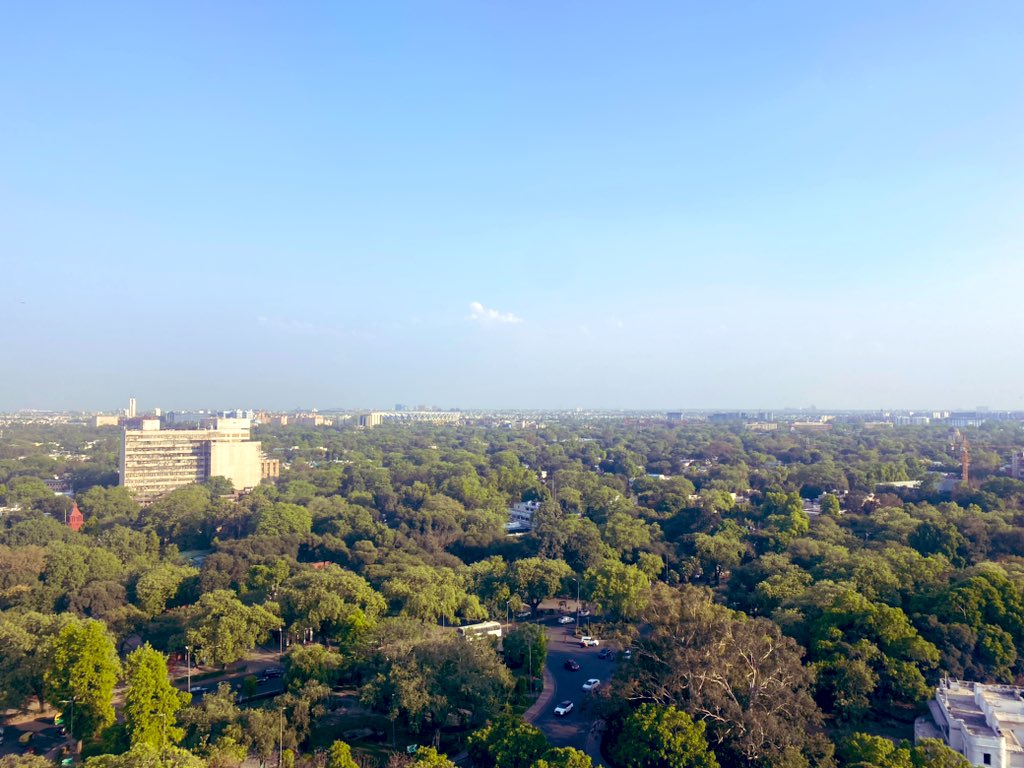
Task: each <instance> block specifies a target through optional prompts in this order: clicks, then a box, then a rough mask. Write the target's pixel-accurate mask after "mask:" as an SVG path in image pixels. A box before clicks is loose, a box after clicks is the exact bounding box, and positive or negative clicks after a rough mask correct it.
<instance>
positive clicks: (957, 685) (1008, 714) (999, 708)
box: [914, 680, 1024, 768]
mask: <svg viewBox="0 0 1024 768" xmlns="http://www.w3.org/2000/svg"><path fill="white" fill-rule="evenodd" d="M928 709H929V710H930V711H931V715H932V716H931V718H930V719H929V718H923V717H922V718H918V721H917V722H916V723H915V724H914V738H915V740H918V741H919V740H921V739H924V738H940V739H942V740H943V741H944V742H946V744H948V745H949V747H950V748H951V749H954V750H956V751H957V752H959V753H960V754H961V755H963V756H964V757H966V758H967V759H968V760H969V761H970V763H971V765H979V766H986V765H991V766H995V768H1024V746H1022V745H1024V688H1019V687H1017V686H1013V685H986V684H984V683H970V682H962V681H959V680H944V681H943V682H942V684H941V685H940V686H939V687H938V688H937V689H936V691H935V698H934V699H933V700H932V701H930V702H928Z"/></svg>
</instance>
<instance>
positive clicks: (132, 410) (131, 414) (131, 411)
mask: <svg viewBox="0 0 1024 768" xmlns="http://www.w3.org/2000/svg"><path fill="white" fill-rule="evenodd" d="M136 415H137V414H136V407H135V398H134V397H129V398H128V411H127V413H125V416H127V417H128V418H129V419H134V418H135V416H136Z"/></svg>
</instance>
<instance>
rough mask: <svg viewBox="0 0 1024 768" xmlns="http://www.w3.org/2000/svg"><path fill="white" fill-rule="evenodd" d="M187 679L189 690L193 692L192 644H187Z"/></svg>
mask: <svg viewBox="0 0 1024 768" xmlns="http://www.w3.org/2000/svg"><path fill="white" fill-rule="evenodd" d="M185 679H186V680H188V688H187V690H188V692H189V693H192V646H191V645H186V646H185Z"/></svg>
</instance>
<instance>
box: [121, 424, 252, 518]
mask: <svg viewBox="0 0 1024 768" xmlns="http://www.w3.org/2000/svg"><path fill="white" fill-rule="evenodd" d="M212 477H224V478H227V479H228V480H230V481H231V484H232V486H233V487H234V489H235V490H236V491H244V490H248V489H250V488H254V487H255V486H257V485H259V483H260V480H261V479H262V477H263V463H262V455H261V453H260V443H259V442H256V441H253V440H250V439H249V427H248V425H247V424H246V425H245V426H240V425H239V424H238V422H237V421H236V420H227V422H226V423H224V424H221V423H217V424H216V425H215V427H214V428H213V429H160V422H159V420H157V419H143V420H142V421H141V429H125V430H124V435H123V439H122V442H121V477H120V480H121V485H123V486H124V487H125V488H127V489H128V490H130V491H132V492H133V493H134V495H135V498H136V499H137V500H138V501H139V502H140V503H142V504H148V503H150V502H151V501H153V500H154V499H157V498H159V497H160V496H162V495H163V494H165V493H168V492H170V491H173V490H174V489H175V488H181V487H182V486H185V485H190V484H191V483H202V482H206V481H207V480H209V479H210V478H212Z"/></svg>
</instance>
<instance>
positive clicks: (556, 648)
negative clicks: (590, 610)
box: [526, 617, 616, 765]
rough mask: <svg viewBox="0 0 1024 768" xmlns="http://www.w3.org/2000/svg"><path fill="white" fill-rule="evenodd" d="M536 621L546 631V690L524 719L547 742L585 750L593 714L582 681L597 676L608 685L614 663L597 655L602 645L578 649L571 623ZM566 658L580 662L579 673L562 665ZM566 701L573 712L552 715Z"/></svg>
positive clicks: (552, 618)
mask: <svg viewBox="0 0 1024 768" xmlns="http://www.w3.org/2000/svg"><path fill="white" fill-rule="evenodd" d="M538 623H541V624H543V625H544V627H545V628H546V630H547V633H548V663H547V669H546V670H545V675H544V677H545V691H544V695H543V696H542V697H541V698H540V699H538V702H537V705H535V706H534V707H531V708H530V710H528V711H527V713H526V719H527V720H529V721H530V722H532V723H533V724H534V725H536V726H537V727H538V728H540V729H541V730H542V731H543V732H544V735H545V736H547V737H548V741H550V742H551V743H552V744H554V745H555V746H556V747H576V749H581V750H584V751H588V750H587V742H588V739H587V736H588V734H589V733H590V731H591V729H592V728H593V726H594V720H595V715H594V713H593V711H592V709H591V707H590V694H589V693H587V692H586V691H584V690H583V683H584V682H585V681H586V680H587V679H588V678H591V677H596V678H597V679H599V680H600V681H601V683H602V685H605V684H607V682H608V680H609V679H610V678H611V675H612V673H613V672H614V670H615V665H616V662H615V661H608V660H604V659H599V658H598V657H597V655H598V653H599V652H600V651H601V647H598V648H581V647H580V643H579V639H578V638H576V637H574V636H573V634H572V631H573V627H574V625H573V624H569V625H561V624H558V623H557V618H556V617H550V618H547V619H544V620H542V621H540V622H538ZM568 659H574V660H575V661H576V662H578V663H579V665H580V669H579V671H578V672H570V671H569V670H567V669H566V668H565V662H566V660H568ZM549 686H550V687H549ZM566 700H569V701H572V702H573V704H575V707H574V708H573V711H572V712H570V713H569V714H568V715H566V716H565V717H559V716H557V715H555V707H556V706H557V705H558V704H559V703H560V702H562V701H566ZM591 742H593V740H591ZM591 746H593V743H591ZM591 757H595V755H593V754H592V755H591ZM594 764H595V765H598V762H597V761H596V760H595V763H594Z"/></svg>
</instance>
